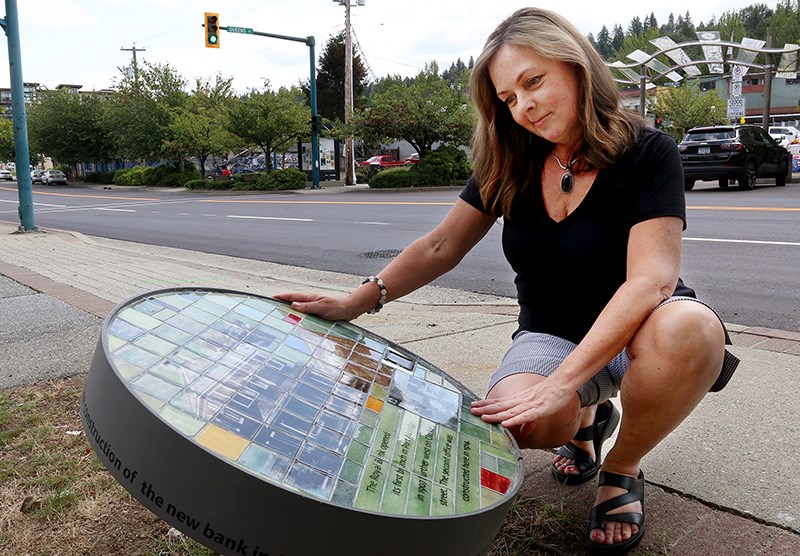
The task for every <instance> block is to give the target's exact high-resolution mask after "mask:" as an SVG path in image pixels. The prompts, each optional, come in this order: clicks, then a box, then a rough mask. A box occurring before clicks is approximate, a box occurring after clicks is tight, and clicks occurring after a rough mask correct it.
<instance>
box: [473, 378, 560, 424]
mask: <svg viewBox="0 0 800 556" xmlns="http://www.w3.org/2000/svg"><path fill="white" fill-rule="evenodd" d="M574 395H575V390H574V389H573V390H569V389H564V388H561V387H560V386H559V385H557V384H555V383H554V382H553V381H552V380H549V379H548V380H543V381H542V382H540V383H538V384H535V385H534V386H531V387H530V388H526V389H525V390H523V391H521V392H519V393H518V394H515V395H514V396H509V397H506V398H487V399H485V400H478V401H474V402H472V404H471V406H470V411H471V412H472V414H473V415H477V416H479V417H480V418H481V419H483V420H484V421H486V422H489V423H500V424H501V425H503V426H504V427H506V428H510V427H516V426H524V425H528V426H535V425H536V421H538V420H539V419H541V418H543V417H546V416H548V415H552V414H554V413H556V412H557V411H558V410H559V409H561V408H563V407H564V406H565V405H567V404H568V403H569V401H570V399H571V397H572V396H574Z"/></svg>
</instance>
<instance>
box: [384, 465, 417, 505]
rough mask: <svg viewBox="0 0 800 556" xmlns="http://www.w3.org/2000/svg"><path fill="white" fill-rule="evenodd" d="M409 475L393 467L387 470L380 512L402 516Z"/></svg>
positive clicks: (409, 481) (409, 480) (409, 479)
mask: <svg viewBox="0 0 800 556" xmlns="http://www.w3.org/2000/svg"><path fill="white" fill-rule="evenodd" d="M410 483H411V473H409V472H407V471H404V470H402V469H400V468H398V467H395V466H394V465H393V466H391V467H390V468H389V475H388V477H387V483H386V487H385V489H384V492H383V501H382V502H381V511H382V512H386V513H388V514H394V515H404V514H405V508H406V497H407V496H408V486H409V484H410Z"/></svg>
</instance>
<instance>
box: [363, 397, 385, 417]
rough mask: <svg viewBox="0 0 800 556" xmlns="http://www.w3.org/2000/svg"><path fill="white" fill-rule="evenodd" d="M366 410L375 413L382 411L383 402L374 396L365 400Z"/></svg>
mask: <svg viewBox="0 0 800 556" xmlns="http://www.w3.org/2000/svg"><path fill="white" fill-rule="evenodd" d="M367 409H371V410H372V411H374V412H375V413H380V412H381V411H383V402H382V401H381V400H379V399H378V398H376V397H374V396H370V397H369V398H367Z"/></svg>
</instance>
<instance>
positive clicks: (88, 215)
mask: <svg viewBox="0 0 800 556" xmlns="http://www.w3.org/2000/svg"><path fill="white" fill-rule="evenodd" d="M33 189H34V212H35V222H36V225H37V226H40V227H45V228H47V227H49V228H60V229H67V230H75V231H79V232H82V233H85V234H89V235H98V236H103V237H110V238H114V239H122V240H129V241H136V242H142V243H150V244H158V245H168V246H172V247H179V248H185V249H192V250H198V251H204V252H211V253H223V254H228V255H232V256H237V257H245V258H252V259H260V260H268V261H272V262H278V263H284V264H290V265H297V266H303V267H308V268H318V269H324V270H332V271H341V272H348V273H353V274H364V275H367V274H371V273H375V272H377V271H378V270H379V269H380V268H381V267H382V266H383V265H384V264H386V263H387V262H388V261H389V260H390V259H391V257H392V256H394V255H395V254H396V253H397V252H398V251H399V250H401V249H403V248H404V247H405V246H407V245H408V244H409V243H410V242H411V241H413V240H414V239H416V238H417V237H419V236H420V235H422V234H424V233H425V232H426V231H428V230H429V229H431V228H432V227H433V226H435V225H436V223H438V222H439V221H440V220H441V218H442V217H443V216H444V215H445V214H446V213H447V211H448V210H449V208H450V206H451V205H452V204H453V202H454V201H455V199H456V198H457V196H458V192H459V191H458V189H456V188H448V189H443V190H434V191H410V190H409V191H348V192H347V193H345V194H341V195H330V194H326V192H323V193H321V194H314V195H298V194H246V195H241V194H240V195H232V194H207V193H203V194H197V193H186V192H180V193H179V192H174V191H154V190H149V191H136V190H133V191H131V190H123V189H113V190H103V189H97V188H91V187H88V186H85V185H75V184H70V185H69V186H67V187H66V188H64V187H47V186H40V185H35V186H34V188H33ZM686 198H687V205H688V207H689V208H688V219H689V225H688V228H687V230H686V231H685V232H684V255H683V272H682V274H683V277H684V280H685V281H686V282H687V284H689V285H690V286H692V287H694V288H695V289H696V290H697V291H698V293H699V295H700V296H701V297H702V298H703V299H705V300H707V301H708V302H709V303H711V304H712V305H713V306H714V307H715V308H716V309H717V311H718V312H719V313H720V314H721V316H722V317H723V319H724V320H725V321H726V322H731V323H738V324H747V325H751V326H766V327H770V328H779V329H784V330H792V331H800V303H798V288H797V280H798V274H800V273H799V272H798V271H800V184H789V185H788V186H786V187H782V188H778V187H774V186H764V187H757V188H756V189H755V190H754V191H739V190H737V189H736V188H731V189H729V190H727V191H723V190H720V189H719V188H717V187H716V183H710V182H706V183H698V184H697V186H696V187H695V189H694V190H693V191H690V192H687V194H686ZM17 204H18V200H17V193H16V184H14V183H9V184H8V185H4V186H0V219H4V220H8V221H12V222H17V223H18V222H19V219H18V216H17ZM501 231H502V226H501V224H499V223H498V225H497V226H496V227H495V228H494V229H493V230H492V231H491V232H490V233H489V234H488V236H487V237H486V238H484V240H483V241H482V242H481V243H480V244H479V245H478V246H477V247H476V248H475V249H474V250H473V251H472V252H471V253H470V254H468V255H467V257H466V258H465V259H464V261H462V263H461V264H460V265H459V266H458V267H457V268H456V269H455V270H454V271H452V272H451V273H449V274H448V275H446V276H443V277H442V278H440V279H439V280H438V281H437V282H436V283H437V284H439V285H442V286H448V287H453V288H458V289H463V290H468V291H477V292H485V293H493V294H498V295H505V296H514V295H515V290H514V284H513V273H512V272H511V270H510V268H509V267H508V264H507V263H506V262H505V259H504V257H503V254H502V249H501V245H500V237H501V235H500V234H501Z"/></svg>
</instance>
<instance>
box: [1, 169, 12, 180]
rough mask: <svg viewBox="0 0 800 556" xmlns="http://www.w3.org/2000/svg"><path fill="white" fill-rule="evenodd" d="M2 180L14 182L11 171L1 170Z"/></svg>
mask: <svg viewBox="0 0 800 556" xmlns="http://www.w3.org/2000/svg"><path fill="white" fill-rule="evenodd" d="M0 180H6V181H14V176H13V175H12V174H11V170H5V169H4V170H0Z"/></svg>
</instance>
